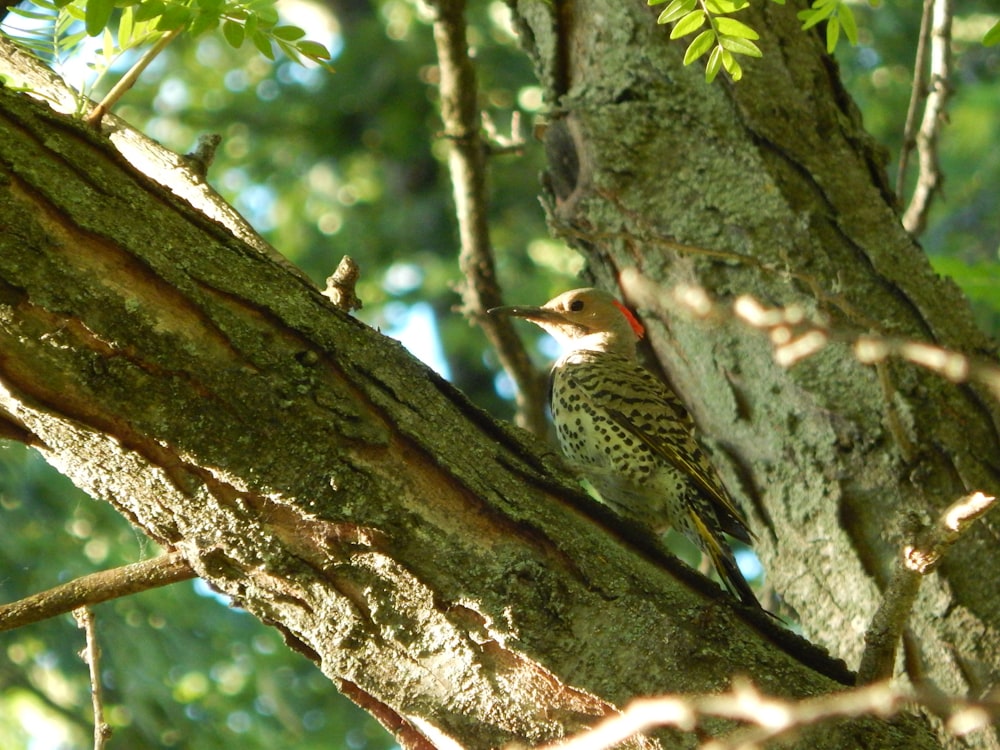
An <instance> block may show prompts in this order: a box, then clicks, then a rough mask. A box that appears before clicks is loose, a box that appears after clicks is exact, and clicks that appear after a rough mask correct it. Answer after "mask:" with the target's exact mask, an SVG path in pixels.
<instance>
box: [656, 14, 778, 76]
mask: <svg viewBox="0 0 1000 750" xmlns="http://www.w3.org/2000/svg"><path fill="white" fill-rule="evenodd" d="M779 1H783V0H779ZM648 2H649V4H650V5H659V4H661V3H663V2H666V0H648ZM749 6H750V3H749V2H748V0H671V2H670V3H669V4H668V5H667V7H666V8H664V9H663V12H662V13H660V16H659V18H657V19H656V22H657V23H660V24H664V23H673V24H674V28H673V30H672V31H671V32H670V38H671V39H680V38H681V37H685V36H688V35H689V34H693V33H694V32H696V31H698V30H699V29H702V27H703V26H705V25H706V23H707V24H708V28H706V29H704V30H702V31H701V32H700V33H699V34H698V35H697V36H696V37H695V38H694V40H693V41H692V42H691V43H690V44H689V45H688V48H687V52H685V53H684V64H685V65H690V64H691V63H693V62H694V61H695V60H697V59H699V58H700V57H702V56H703V55H704V54H705V53H706V52H709V50H711V52H710V53H709V55H708V63H707V65H706V66H705V80H706V81H708V82H709V83H711V82H712V81H714V80H715V77H716V76H717V75H718V74H719V70H721V69H725V71H726V73H728V74H729V76H730V77H731V78H732V79H733V80H734V81H738V80H740V79H741V78H742V77H743V68H742V66H740V64H739V62H738V61H737V60H736V55H747V56H749V57H760V56H761V51H760V48H759V47H758V46H757V45H756V44H754V40H756V39H759V38H760V35H759V34H758V33H757V32H756V31H754V30H753V29H752V28H750V27H749V26H747V25H746V24H745V23H743V22H742V21H738V20H736V19H735V18H733V17H732V14H733V13H737V12H739V11H741V10H743V9H744V8H747V7H749Z"/></svg>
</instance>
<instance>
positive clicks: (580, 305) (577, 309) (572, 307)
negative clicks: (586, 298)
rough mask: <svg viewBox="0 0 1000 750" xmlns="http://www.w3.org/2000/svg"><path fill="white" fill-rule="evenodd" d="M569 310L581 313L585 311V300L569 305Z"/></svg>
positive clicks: (575, 301) (574, 301)
mask: <svg viewBox="0 0 1000 750" xmlns="http://www.w3.org/2000/svg"><path fill="white" fill-rule="evenodd" d="M569 309H570V311H571V312H580V310H582V309H583V300H582V299H575V300H573V301H572V302H570V303H569Z"/></svg>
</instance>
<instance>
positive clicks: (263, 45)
mask: <svg viewBox="0 0 1000 750" xmlns="http://www.w3.org/2000/svg"><path fill="white" fill-rule="evenodd" d="M250 41H251V42H253V46H254V47H256V48H257V49H258V50H259V51H260V54H262V55H263V56H264V57H266V58H267V59H268V60H273V59H274V49H273V48H272V47H271V40H270V39H268V38H267V35H266V34H264V32H262V31H256V32H254V33H253V34H252V35H251V36H250Z"/></svg>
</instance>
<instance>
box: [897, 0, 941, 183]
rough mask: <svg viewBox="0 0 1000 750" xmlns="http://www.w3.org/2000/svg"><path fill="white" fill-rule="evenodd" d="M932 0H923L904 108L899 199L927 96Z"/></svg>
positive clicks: (898, 172) (898, 169)
mask: <svg viewBox="0 0 1000 750" xmlns="http://www.w3.org/2000/svg"><path fill="white" fill-rule="evenodd" d="M934 2H935V0H924V10H923V13H922V14H921V16H920V34H919V35H918V37H917V54H916V56H915V57H914V60H913V85H912V86H911V87H910V104H909V106H908V107H907V109H906V122H905V123H904V124H903V145H902V147H901V148H900V150H899V166H898V167H897V168H896V196H897V197H898V198H899V200H900V201H902V200H903V191H905V190H906V170H907V168H908V167H909V165H910V152H912V151H913V149H914V148H916V145H917V121H918V119H919V117H918V114H919V112H920V103H921V102H922V101H923V100H924V99H925V98H926V97H927V50H928V48H929V47H930V39H931V19H932V17H933V15H934V13H933V11H934Z"/></svg>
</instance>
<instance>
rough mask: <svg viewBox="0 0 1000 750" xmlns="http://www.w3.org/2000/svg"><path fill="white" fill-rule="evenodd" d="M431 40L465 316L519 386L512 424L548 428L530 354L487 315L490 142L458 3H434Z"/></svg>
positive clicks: (491, 269) (490, 293) (491, 295)
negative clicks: (483, 131) (455, 219)
mask: <svg viewBox="0 0 1000 750" xmlns="http://www.w3.org/2000/svg"><path fill="white" fill-rule="evenodd" d="M432 5H433V7H434V8H435V9H436V11H437V14H436V18H435V19H434V42H435V44H436V45H437V55H438V65H439V68H440V72H441V83H440V94H441V119H442V121H443V122H444V135H445V138H447V139H448V143H449V156H448V166H449V169H450V171H451V181H452V186H453V189H454V195H455V210H456V213H457V215H458V228H459V237H460V239H461V252H460V254H459V266H460V267H461V269H462V273H463V274H464V276H465V283H464V284H463V285H462V303H463V306H464V312H465V314H466V315H467V316H468V317H469V318H470V319H471V320H473V321H474V322H475V323H477V324H478V325H479V326H481V327H482V329H483V332H484V333H485V334H486V337H487V339H489V341H490V344H491V345H492V346H493V347H494V348H495V349H496V352H497V356H498V357H499V359H500V364H501V365H502V366H503V368H504V370H506V371H507V373H508V374H509V375H510V377H511V379H512V380H513V381H514V384H515V385H516V386H517V422H518V424H520V425H521V426H522V427H525V428H527V429H529V430H531V431H532V432H534V433H535V434H536V435H544V434H545V433H546V431H547V429H548V428H547V425H546V420H545V401H546V390H547V389H546V383H545V379H544V377H542V376H541V375H540V374H539V373H538V372H537V370H536V369H535V367H534V365H533V364H532V363H531V359H530V358H529V357H528V353H527V351H526V350H525V348H524V344H523V343H522V342H521V339H520V337H519V336H518V335H517V333H516V332H515V331H514V327H513V324H512V322H511V320H510V319H509V318H505V317H500V318H498V317H494V316H489V315H487V314H486V311H487V310H489V309H490V308H493V307H498V306H500V305H502V304H504V301H503V297H502V295H501V293H500V285H499V283H498V281H497V277H496V267H495V264H494V261H493V248H492V246H491V244H490V234H489V226H488V223H487V198H486V164H487V152H488V150H489V148H488V145H487V144H486V142H485V141H484V140H483V138H482V135H481V122H480V117H479V105H478V94H477V84H476V72H475V68H474V67H473V65H472V60H471V59H470V58H469V50H468V42H467V40H466V35H465V18H464V13H465V3H464V0H437V2H434V3H432Z"/></svg>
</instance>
